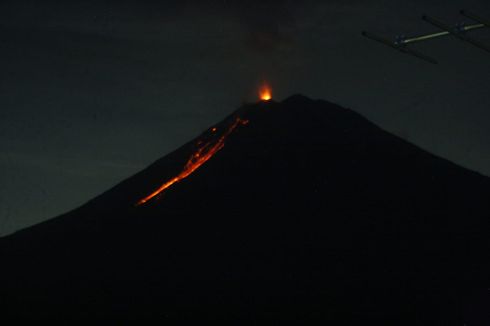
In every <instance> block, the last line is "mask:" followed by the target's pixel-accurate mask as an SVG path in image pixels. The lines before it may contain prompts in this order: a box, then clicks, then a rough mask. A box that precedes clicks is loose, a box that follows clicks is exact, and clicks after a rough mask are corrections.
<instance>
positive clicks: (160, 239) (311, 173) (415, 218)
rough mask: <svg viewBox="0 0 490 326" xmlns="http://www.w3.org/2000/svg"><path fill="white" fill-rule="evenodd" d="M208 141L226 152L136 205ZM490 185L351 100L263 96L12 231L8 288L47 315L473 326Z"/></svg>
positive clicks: (15, 303)
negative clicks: (353, 106) (351, 106)
mask: <svg viewBox="0 0 490 326" xmlns="http://www.w3.org/2000/svg"><path fill="white" fill-rule="evenodd" d="M238 118H239V119H240V121H246V123H240V125H236V126H235V128H233V130H231V131H230V128H231V127H232V126H233V125H234V123H236V121H237V119H238ZM214 128H216V129H215V130H214ZM221 139H223V142H222V144H220V143H219V142H220V140H221ZM206 144H209V145H207V146H206ZM221 145H223V146H221ZM203 147H205V149H204V150H203V152H200V153H202V154H206V153H209V150H210V149H212V148H216V149H217V148H218V147H219V149H217V150H216V152H215V153H214V155H211V156H210V157H209V159H208V160H207V161H205V162H204V163H203V164H202V165H201V166H199V167H198V168H197V169H195V170H194V171H193V173H191V174H189V175H187V176H186V177H185V178H183V179H181V180H179V181H178V182H176V183H174V184H173V185H172V186H171V187H170V188H169V189H167V190H166V191H164V192H163V193H162V194H160V195H158V196H155V197H154V198H152V199H150V200H148V201H147V202H145V203H143V204H141V205H137V203H138V202H140V201H141V199H143V198H145V197H146V196H148V195H149V194H151V193H152V192H154V191H155V190H156V189H158V188H159V187H160V186H161V185H162V184H164V183H165V182H167V181H169V180H172V178H175V177H176V176H177V175H179V173H182V171H183V170H185V166H186V164H187V163H188V162H189V159H190V158H191V157H193V155H195V154H196V153H198V152H199V149H200V148H201V149H202V148H203ZM489 195H490V181H489V179H488V178H487V177H484V176H482V175H480V174H478V173H475V172H472V171H469V170H466V169H463V168H461V167H459V166H457V165H455V164H453V163H451V162H449V161H447V160H444V159H441V158H438V157H436V156H434V155H432V154H430V153H428V152H426V151H423V150H421V149H419V148H417V147H416V146H414V145H411V144H409V143H407V142H405V141H403V140H402V139H400V138H398V137H396V136H393V135H391V134H389V133H387V132H385V131H383V130H381V129H380V128H378V127H377V126H375V125H373V124H372V123H370V122H369V121H367V120H366V119H365V118H363V117H362V116H360V115H358V114H357V113H355V112H353V111H351V110H348V109H344V108H341V107H338V106H336V105H334V104H332V103H329V102H325V101H313V100H310V99H308V98H305V97H303V96H299V95H297V96H292V97H290V98H288V99H287V100H285V101H283V102H281V103H276V102H260V103H257V104H254V105H248V106H244V107H242V108H240V109H239V110H237V111H236V112H235V113H233V114H232V115H231V116H230V117H228V118H226V119H225V120H224V121H222V122H221V123H218V124H217V125H215V126H212V127H211V128H210V129H209V130H206V131H205V132H204V133H203V134H202V135H201V136H199V137H198V138H197V139H196V140H193V141H191V142H189V143H188V144H185V145H184V146H182V147H181V148H179V149H178V150H176V151H175V152H173V153H171V154H169V155H167V156H165V157H164V158H162V159H160V160H158V161H157V162H155V163H154V164H153V165H151V166H150V167H148V168H147V169H145V170H143V171H142V172H140V173H138V174H136V175H135V176H133V177H131V178H129V179H128V180H126V181H124V182H122V183H121V184H119V185H117V186H116V187H114V188H113V189H111V190H109V191H108V192H106V193H104V194H102V195H101V196H99V197H97V198H95V199H94V200H92V201H90V202H88V203H87V204H86V205H84V206H82V207H80V208H78V209H76V210H74V211H72V212H69V213H67V214H65V215H63V216H60V217H58V218H55V219H53V220H51V221H48V222H46V223H43V224H40V225H37V226H35V227H32V228H29V229H26V230H24V231H21V232H18V233H16V234H14V235H12V236H9V237H6V238H3V239H0V240H1V241H0V248H1V250H2V256H3V257H5V260H4V261H5V266H6V268H5V270H4V273H5V275H4V278H3V279H8V280H9V282H8V284H7V286H6V287H5V289H4V290H3V295H2V298H3V299H4V301H5V302H4V306H5V307H8V311H10V312H11V313H12V314H18V315H31V316H35V317H39V316H44V317H53V316H58V315H59V316H62V317H64V318H70V317H76V318H82V317H87V318H100V317H111V318H116V319H121V318H137V319H141V318H146V317H148V318H150V317H151V318H161V319H163V320H166V319H170V320H172V319H187V318H198V319H229V320H233V321H238V320H280V319H284V320H298V321H303V322H304V321H313V320H314V321H317V320H324V321H335V322H336V323H337V324H338V323H340V324H342V323H345V324H348V325H352V324H355V323H359V324H363V323H365V322H368V321H369V322H370V321H383V322H384V321H397V322H398V324H401V323H406V324H410V325H414V324H421V325H425V324H429V323H430V324H434V323H435V324H444V325H453V324H454V325H456V324H458V325H461V324H462V322H468V321H473V320H482V318H485V316H483V313H482V312H481V311H480V310H479V309H476V308H475V307H476V306H477V305H481V304H482V302H484V300H485V297H484V295H485V294H480V293H481V292H482V291H483V290H482V289H486V288H487V287H488V285H489V278H488V275H489V272H490V270H489V267H490V266H489V265H490V264H489V261H490V260H489V258H490V257H489V254H488V253H489V252H490V246H489V241H488V217H489V208H490V207H489V206H490V205H489V203H488V196H489ZM482 300H483V301H482Z"/></svg>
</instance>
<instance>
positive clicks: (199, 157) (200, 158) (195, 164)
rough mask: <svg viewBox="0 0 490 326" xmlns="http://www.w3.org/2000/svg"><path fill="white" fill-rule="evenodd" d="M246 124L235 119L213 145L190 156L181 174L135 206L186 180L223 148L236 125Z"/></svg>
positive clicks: (211, 143) (210, 144)
mask: <svg viewBox="0 0 490 326" xmlns="http://www.w3.org/2000/svg"><path fill="white" fill-rule="evenodd" d="M247 123H248V120H242V119H240V118H237V119H236V120H235V122H233V124H232V125H231V126H230V127H229V128H228V129H227V130H226V132H225V133H224V134H223V135H222V136H221V137H220V138H219V139H218V140H217V141H216V142H215V143H213V142H211V141H210V142H207V143H206V144H204V145H203V146H201V147H200V148H199V149H198V150H197V151H196V152H195V153H194V154H192V156H191V157H190V158H189V160H188V161H187V163H186V164H185V166H184V169H183V170H182V172H180V173H179V174H178V175H177V176H175V177H173V178H172V179H170V180H168V181H167V182H165V183H164V184H162V185H161V186H160V187H159V188H158V189H157V190H155V191H153V192H152V193H151V194H149V195H148V196H146V197H144V198H143V199H141V200H139V201H138V203H136V205H137V206H139V205H142V204H144V203H146V202H147V201H149V200H150V199H152V198H154V197H155V196H157V195H159V194H161V193H162V192H163V191H165V190H166V189H168V188H170V187H171V186H172V185H173V184H174V183H177V182H179V181H180V180H182V179H184V178H187V177H188V176H189V175H190V174H192V172H194V171H195V170H197V169H198V168H199V167H200V166H201V165H203V164H204V163H206V161H207V160H209V159H210V158H211V157H212V156H213V155H214V154H216V153H217V152H218V151H219V150H220V149H222V148H223V146H225V140H226V138H227V137H228V136H229V135H230V134H231V133H232V132H233V131H234V130H235V129H236V127H238V125H240V124H241V125H245V124H247ZM212 131H213V132H215V131H216V128H213V129H212ZM199 143H200V142H199ZM199 143H198V144H199Z"/></svg>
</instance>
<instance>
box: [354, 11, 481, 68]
mask: <svg viewBox="0 0 490 326" xmlns="http://www.w3.org/2000/svg"><path fill="white" fill-rule="evenodd" d="M459 13H460V14H461V15H463V16H465V17H467V18H469V19H471V20H473V21H475V22H477V24H471V25H470V24H465V23H459V24H456V25H455V26H450V25H447V24H445V23H443V22H441V21H439V20H438V19H435V18H432V17H429V16H427V15H424V16H422V19H423V20H424V21H426V22H428V23H430V24H432V25H434V26H435V27H438V28H439V29H442V30H443V31H441V32H435V33H430V34H424V35H419V36H414V37H406V36H405V35H397V36H396V37H395V40H394V41H391V40H389V39H387V38H384V37H380V36H377V35H375V34H373V33H370V32H366V31H363V32H362V35H363V36H365V37H367V38H369V39H371V40H374V41H377V42H380V43H383V44H385V45H387V46H389V47H392V48H394V49H395V50H398V51H400V52H403V53H406V54H410V55H412V56H414V57H417V58H419V59H422V60H424V61H426V62H430V63H433V64H437V61H436V60H435V59H433V58H431V57H429V56H426V55H425V54H422V53H420V52H418V51H416V50H413V49H411V48H409V47H408V45H409V44H412V43H417V42H421V41H427V40H431V39H434V38H438V37H441V36H446V35H452V36H455V37H457V38H459V39H460V40H461V41H464V42H467V43H470V44H471V45H474V46H476V47H478V48H480V49H482V50H485V51H487V52H489V53H490V46H488V45H485V44H483V43H481V42H479V41H478V40H475V39H473V38H471V37H469V36H468V35H467V32H469V31H472V30H475V29H478V28H484V27H490V21H489V20H485V19H484V18H481V17H479V16H477V15H475V14H472V13H470V12H468V11H466V10H461V11H460V12H459Z"/></svg>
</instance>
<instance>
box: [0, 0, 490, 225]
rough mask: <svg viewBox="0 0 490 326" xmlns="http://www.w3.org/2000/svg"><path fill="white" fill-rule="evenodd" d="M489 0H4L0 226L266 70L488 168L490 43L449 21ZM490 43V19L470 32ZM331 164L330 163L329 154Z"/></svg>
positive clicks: (76, 187) (93, 187)
mask: <svg viewBox="0 0 490 326" xmlns="http://www.w3.org/2000/svg"><path fill="white" fill-rule="evenodd" d="M463 8H464V9H468V10H469V11H472V12H474V13H476V14H478V15H480V16H483V17H486V18H487V19H490V2H489V1H488V0H465V1H454V0H444V1H442V0H439V1H427V0H425V1H419V0H417V1H402V0H386V1H360V0H356V1H349V0H347V1H346V0H342V1H341V0H335V1H317V2H315V1H302V2H299V1H268V2H266V1H257V2H253V1H247V2H246V3H245V1H213V2H205V1H160V2H157V1H79V0H78V1H70V2H69V3H67V2H61V1H60V2H59V3H57V2H54V1H43V3H42V4H41V3H40V1H25V0H15V1H2V2H1V4H0V49H1V51H0V59H1V60H0V73H1V75H0V76H1V78H0V167H1V168H0V234H7V233H10V232H12V231H15V230H17V229H20V228H23V227H26V226H28V225H32V224H34V223H38V222H40V221H42V220H45V219H48V218H50V217H53V216H56V215H58V214H61V213H63V212H66V211H68V210H70V209H73V208H75V207H77V206H79V205H81V204H83V203H84V202H86V201H87V200H89V199H91V198H93V197H95V196H97V195H98V194H100V193H101V192H103V191H105V190H107V189H108V188H110V187H112V186H113V185H115V184H116V183H118V182H119V181H121V180H123V179H125V178H127V177H129V176H131V175H132V174H134V173H136V172H138V171H140V170H141V169H143V168H144V167H146V166H147V165H149V164H150V163H152V162H153V161H155V160H156V159H158V158H160V157H162V156H164V155H165V154H167V153H169V152H170V151H172V150H174V149H175V148H177V147H179V146H180V145H182V144H183V143H185V142H186V141H188V140H190V139H192V138H194V137H195V136H197V135H198V134H199V133H200V132H201V131H203V130H204V129H206V128H207V127H208V126H210V125H211V124H214V123H216V122H218V121H219V120H221V119H222V118H224V117H225V116H227V115H228V114H230V113H231V112H232V111H234V110H235V109H236V108H238V107H239V106H240V105H241V104H243V103H244V102H251V101H256V100H257V95H256V94H257V88H258V86H259V85H260V83H261V82H262V81H264V80H266V81H268V82H269V84H270V85H271V86H272V89H273V97H274V98H275V99H276V100H282V99H284V98H286V97H288V96H290V95H292V94H294V93H303V94H304V95H307V96H309V97H312V98H322V99H325V100H328V101H331V102H335V103H337V104H340V105H342V106H344V107H348V108H351V109H353V110H355V111H357V112H359V113H361V114H363V115H364V116H366V117H367V118H369V119H370V120H372V121H373V122H375V123H377V124H378V125H380V126H381V127H383V128H384V129H386V130H388V131H390V132H393V133H395V134H397V135H399V136H401V137H403V138H405V139H407V140H409V141H411V142H413V143H415V144H417V145H419V146H420V147H422V148H424V149H426V150H428V151H430V152H432V153H435V154H437V155H439V156H442V157H444V158H447V159H449V160H451V161H454V162H456V163H458V164H460V165H462V166H465V167H467V168H470V169H472V170H476V171H479V172H480V173H483V174H485V175H490V128H488V124H489V121H490V92H489V91H488V90H489V85H490V53H486V52H484V51H482V50H480V49H478V48H475V47H473V46H471V45H469V44H466V43H463V42H461V41H460V40H457V39H454V38H452V37H445V38H440V39H437V40H433V41H429V42H427V43H419V44H416V45H414V46H413V48H414V49H417V50H419V51H421V52H423V53H424V54H426V55H429V56H431V57H434V58H436V59H437V60H438V61H439V64H438V65H431V64H429V63H425V62H423V61H421V60H418V59H416V58H413V57H410V56H407V55H404V54H402V53H400V52H397V51H395V50H392V49H389V48H388V47H385V46H383V45H380V44H378V43H375V42H373V41H370V40H368V39H366V38H364V37H363V36H361V31H362V30H368V31H371V32H373V33H377V34H380V35H384V36H387V37H394V36H395V35H397V34H406V35H408V36H411V35H417V34H421V33H426V32H433V31H437V28H435V27H433V26H431V25H429V24H428V23H426V22H424V21H422V20H421V19H420V17H421V16H422V15H423V14H427V15H431V16H434V17H436V18H439V19H441V20H443V21H445V22H447V23H449V24H450V25H453V24H455V23H457V22H461V21H468V22H470V21H469V20H467V19H464V17H462V16H460V15H459V10H460V9H463ZM470 35H472V36H474V37H475V38H478V39H479V40H481V41H482V42H484V43H486V44H488V45H490V29H488V28H487V29H480V30H477V31H473V32H471V34H470ZM320 164H321V163H320Z"/></svg>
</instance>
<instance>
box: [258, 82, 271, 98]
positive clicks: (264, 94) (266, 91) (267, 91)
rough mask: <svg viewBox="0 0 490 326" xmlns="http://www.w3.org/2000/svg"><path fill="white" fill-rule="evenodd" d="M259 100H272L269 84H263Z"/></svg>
mask: <svg viewBox="0 0 490 326" xmlns="http://www.w3.org/2000/svg"><path fill="white" fill-rule="evenodd" d="M259 98H260V99H261V100H262V101H269V100H270V99H272V89H271V87H270V86H269V85H268V84H265V83H264V84H263V85H262V86H261V87H260V90H259Z"/></svg>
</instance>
